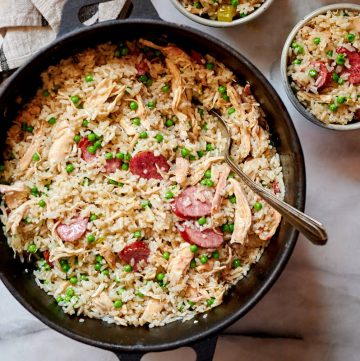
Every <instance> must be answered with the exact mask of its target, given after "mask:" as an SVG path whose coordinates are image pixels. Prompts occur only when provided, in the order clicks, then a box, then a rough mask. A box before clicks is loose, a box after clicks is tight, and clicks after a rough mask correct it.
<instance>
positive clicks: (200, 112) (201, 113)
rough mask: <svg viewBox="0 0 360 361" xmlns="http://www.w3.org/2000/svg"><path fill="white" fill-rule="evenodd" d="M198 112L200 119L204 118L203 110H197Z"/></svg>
mask: <svg viewBox="0 0 360 361" xmlns="http://www.w3.org/2000/svg"><path fill="white" fill-rule="evenodd" d="M198 112H199V114H200V117H201V118H202V117H203V116H204V109H201V108H198Z"/></svg>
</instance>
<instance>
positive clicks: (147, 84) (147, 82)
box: [145, 78, 153, 86]
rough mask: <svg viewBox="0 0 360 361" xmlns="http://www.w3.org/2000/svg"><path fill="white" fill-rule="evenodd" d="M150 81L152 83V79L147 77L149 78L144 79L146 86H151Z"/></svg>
mask: <svg viewBox="0 0 360 361" xmlns="http://www.w3.org/2000/svg"><path fill="white" fill-rule="evenodd" d="M152 83H153V81H152V79H150V78H149V79H148V80H147V81H146V83H145V85H146V86H151V85H152Z"/></svg>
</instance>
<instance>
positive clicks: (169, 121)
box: [165, 119, 174, 128]
mask: <svg viewBox="0 0 360 361" xmlns="http://www.w3.org/2000/svg"><path fill="white" fill-rule="evenodd" d="M165 125H166V126H167V127H168V128H169V127H172V126H173V125H174V121H173V120H172V119H166V121H165Z"/></svg>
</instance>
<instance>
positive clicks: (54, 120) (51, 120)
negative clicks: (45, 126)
mask: <svg viewBox="0 0 360 361" xmlns="http://www.w3.org/2000/svg"><path fill="white" fill-rule="evenodd" d="M48 123H49V124H50V125H54V124H55V123H56V119H55V118H54V117H51V118H50V119H49V120H48Z"/></svg>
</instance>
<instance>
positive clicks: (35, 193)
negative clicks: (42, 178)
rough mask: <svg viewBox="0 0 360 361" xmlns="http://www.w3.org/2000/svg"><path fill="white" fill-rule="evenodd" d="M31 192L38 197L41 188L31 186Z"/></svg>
mask: <svg viewBox="0 0 360 361" xmlns="http://www.w3.org/2000/svg"><path fill="white" fill-rule="evenodd" d="M30 193H31V194H32V195H33V196H35V197H38V196H39V190H38V187H36V186H34V187H31V189H30Z"/></svg>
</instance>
